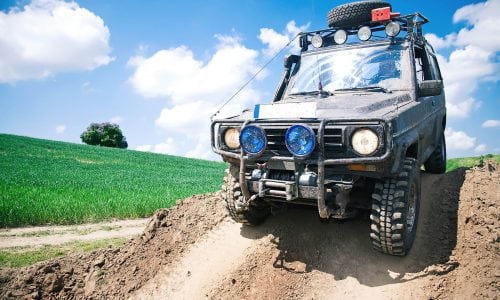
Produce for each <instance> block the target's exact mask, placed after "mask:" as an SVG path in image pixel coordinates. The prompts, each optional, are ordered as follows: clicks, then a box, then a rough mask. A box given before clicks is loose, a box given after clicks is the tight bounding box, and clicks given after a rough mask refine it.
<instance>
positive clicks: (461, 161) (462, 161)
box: [446, 154, 500, 172]
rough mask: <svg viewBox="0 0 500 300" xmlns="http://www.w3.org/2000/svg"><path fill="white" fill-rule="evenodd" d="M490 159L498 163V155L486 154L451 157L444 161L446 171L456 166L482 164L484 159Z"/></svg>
mask: <svg viewBox="0 0 500 300" xmlns="http://www.w3.org/2000/svg"><path fill="white" fill-rule="evenodd" d="M488 159H492V160H496V161H497V162H499V163H500V155H498V154H495V155H493V154H486V155H481V156H475V157H463V158H452V159H448V160H447V161H446V172H450V171H453V170H455V169H458V168H471V167H475V166H482V165H483V163H484V161H485V160H488Z"/></svg>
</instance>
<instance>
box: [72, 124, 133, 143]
mask: <svg viewBox="0 0 500 300" xmlns="http://www.w3.org/2000/svg"><path fill="white" fill-rule="evenodd" d="M80 138H81V139H82V142H84V143H85V144H87V145H99V146H104V147H113V148H123V149H125V148H127V147H128V143H127V139H126V138H125V137H124V136H123V133H122V130H121V129H120V127H119V126H118V125H117V124H113V123H108V122H105V123H92V124H90V126H89V127H87V130H85V131H84V132H83V133H82V134H81V135H80Z"/></svg>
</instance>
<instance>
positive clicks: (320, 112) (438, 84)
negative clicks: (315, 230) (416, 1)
mask: <svg viewBox="0 0 500 300" xmlns="http://www.w3.org/2000/svg"><path fill="white" fill-rule="evenodd" d="M391 10H392V8H391V5H390V4H389V3H387V2H383V1H362V2H353V3H348V4H344V5H341V6H338V7H335V8H333V9H332V10H331V11H330V12H329V13H328V25H329V28H328V29H324V30H317V31H312V32H305V33H301V34H300V35H299V37H298V38H299V41H300V46H301V48H302V50H301V53H300V55H289V56H287V57H286V58H285V71H284V74H283V77H282V79H281V82H280V83H279V85H278V88H277V89H276V93H275V96H274V99H273V100H272V103H270V104H261V105H256V106H255V107H254V108H253V109H247V110H244V111H243V112H242V113H241V114H240V115H238V116H236V117H231V118H225V119H216V120H214V121H213V122H212V126H211V133H212V148H213V150H214V151H215V152H216V153H218V154H220V155H221V156H222V158H223V159H224V161H226V162H228V163H229V169H228V170H227V171H226V175H225V179H224V187H223V192H224V197H225V202H226V206H227V209H228V211H229V214H230V215H231V217H232V218H233V219H234V220H236V221H238V222H242V223H247V224H251V225H257V224H259V223H261V222H263V221H264V219H265V218H266V217H267V216H268V215H269V214H270V212H271V209H272V208H273V207H277V206H279V205H278V204H279V203H280V202H281V203H283V202H285V203H294V204H303V205H312V206H317V208H318V210H319V216H320V218H322V219H325V220H326V219H329V218H335V219H345V218H350V217H352V216H354V215H355V214H356V212H357V211H360V210H363V209H365V210H368V211H370V220H371V232H370V239H371V243H372V245H373V247H374V248H375V249H376V250H378V251H381V252H383V253H387V254H391V255H406V254H407V253H408V251H409V250H410V248H411V245H412V243H413V240H414V238H415V232H416V227H417V222H418V216H419V206H420V200H421V199H420V169H421V166H422V165H424V167H425V170H426V171H427V172H430V173H443V172H445V167H446V146H445V137H444V128H445V125H446V108H445V95H444V90H443V82H442V78H441V73H440V70H439V66H438V61H437V59H436V55H435V53H434V50H433V48H432V46H431V45H430V44H429V43H428V42H427V41H426V39H425V37H424V36H423V34H422V25H423V24H425V23H427V22H428V20H427V18H425V17H424V16H423V15H422V14H420V13H414V14H409V15H405V16H401V15H400V14H398V13H393V12H392V11H391ZM424 201H425V200H424Z"/></svg>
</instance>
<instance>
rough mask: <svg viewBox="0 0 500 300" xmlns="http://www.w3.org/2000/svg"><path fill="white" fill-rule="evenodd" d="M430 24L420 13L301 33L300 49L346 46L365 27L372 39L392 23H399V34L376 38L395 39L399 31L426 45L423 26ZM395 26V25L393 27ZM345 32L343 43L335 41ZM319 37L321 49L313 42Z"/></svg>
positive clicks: (397, 15)
mask: <svg viewBox="0 0 500 300" xmlns="http://www.w3.org/2000/svg"><path fill="white" fill-rule="evenodd" d="M428 22H429V19H428V18H426V17H425V16H424V15H422V14H421V13H419V12H416V13H413V14H409V15H405V16H399V14H396V15H391V17H390V19H387V20H384V21H376V22H373V21H372V22H368V23H361V24H359V25H357V26H354V27H350V28H345V27H331V28H328V29H322V30H315V31H309V32H303V33H300V35H299V39H300V47H301V49H302V51H303V52H304V51H307V50H308V48H309V45H311V44H312V45H313V46H315V48H319V47H322V46H323V45H335V44H337V45H340V44H344V43H345V42H346V41H347V38H348V36H351V35H356V34H358V32H359V31H360V29H361V28H363V27H368V28H369V29H370V38H371V33H372V32H380V31H385V30H386V29H387V26H388V25H389V24H391V23H397V24H398V25H399V30H398V33H397V34H396V35H395V36H387V35H386V36H384V37H380V36H378V37H375V38H378V39H387V38H390V39H394V38H396V37H397V35H398V34H399V31H406V32H407V35H406V38H409V39H413V40H414V41H416V42H417V43H424V42H425V38H424V37H423V31H422V25H424V24H426V23H428ZM392 26H395V25H392ZM341 31H343V32H345V40H344V41H343V42H341V43H339V42H337V40H335V34H336V33H337V32H341ZM318 36H319V37H320V38H321V43H319V42H317V43H316V44H317V45H319V47H316V45H314V43H313V42H312V40H313V37H316V39H317V40H318V39H319V38H318Z"/></svg>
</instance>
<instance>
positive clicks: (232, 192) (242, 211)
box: [222, 169, 270, 225]
mask: <svg viewBox="0 0 500 300" xmlns="http://www.w3.org/2000/svg"><path fill="white" fill-rule="evenodd" d="M235 173H237V171H234V170H233V172H231V170H230V169H226V171H225V176H224V185H223V186H222V192H223V198H224V202H225V204H226V209H227V211H228V213H229V215H230V216H231V218H232V219H233V220H234V221H236V222H238V223H243V224H247V225H259V224H261V223H262V222H264V221H265V219H266V218H267V216H268V215H269V213H270V209H269V206H268V205H266V204H265V203H261V202H257V203H250V204H249V203H248V202H247V201H245V198H244V196H243V194H242V192H241V187H240V183H239V182H238V179H237V176H236V174H235ZM256 201H258V200H256Z"/></svg>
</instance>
